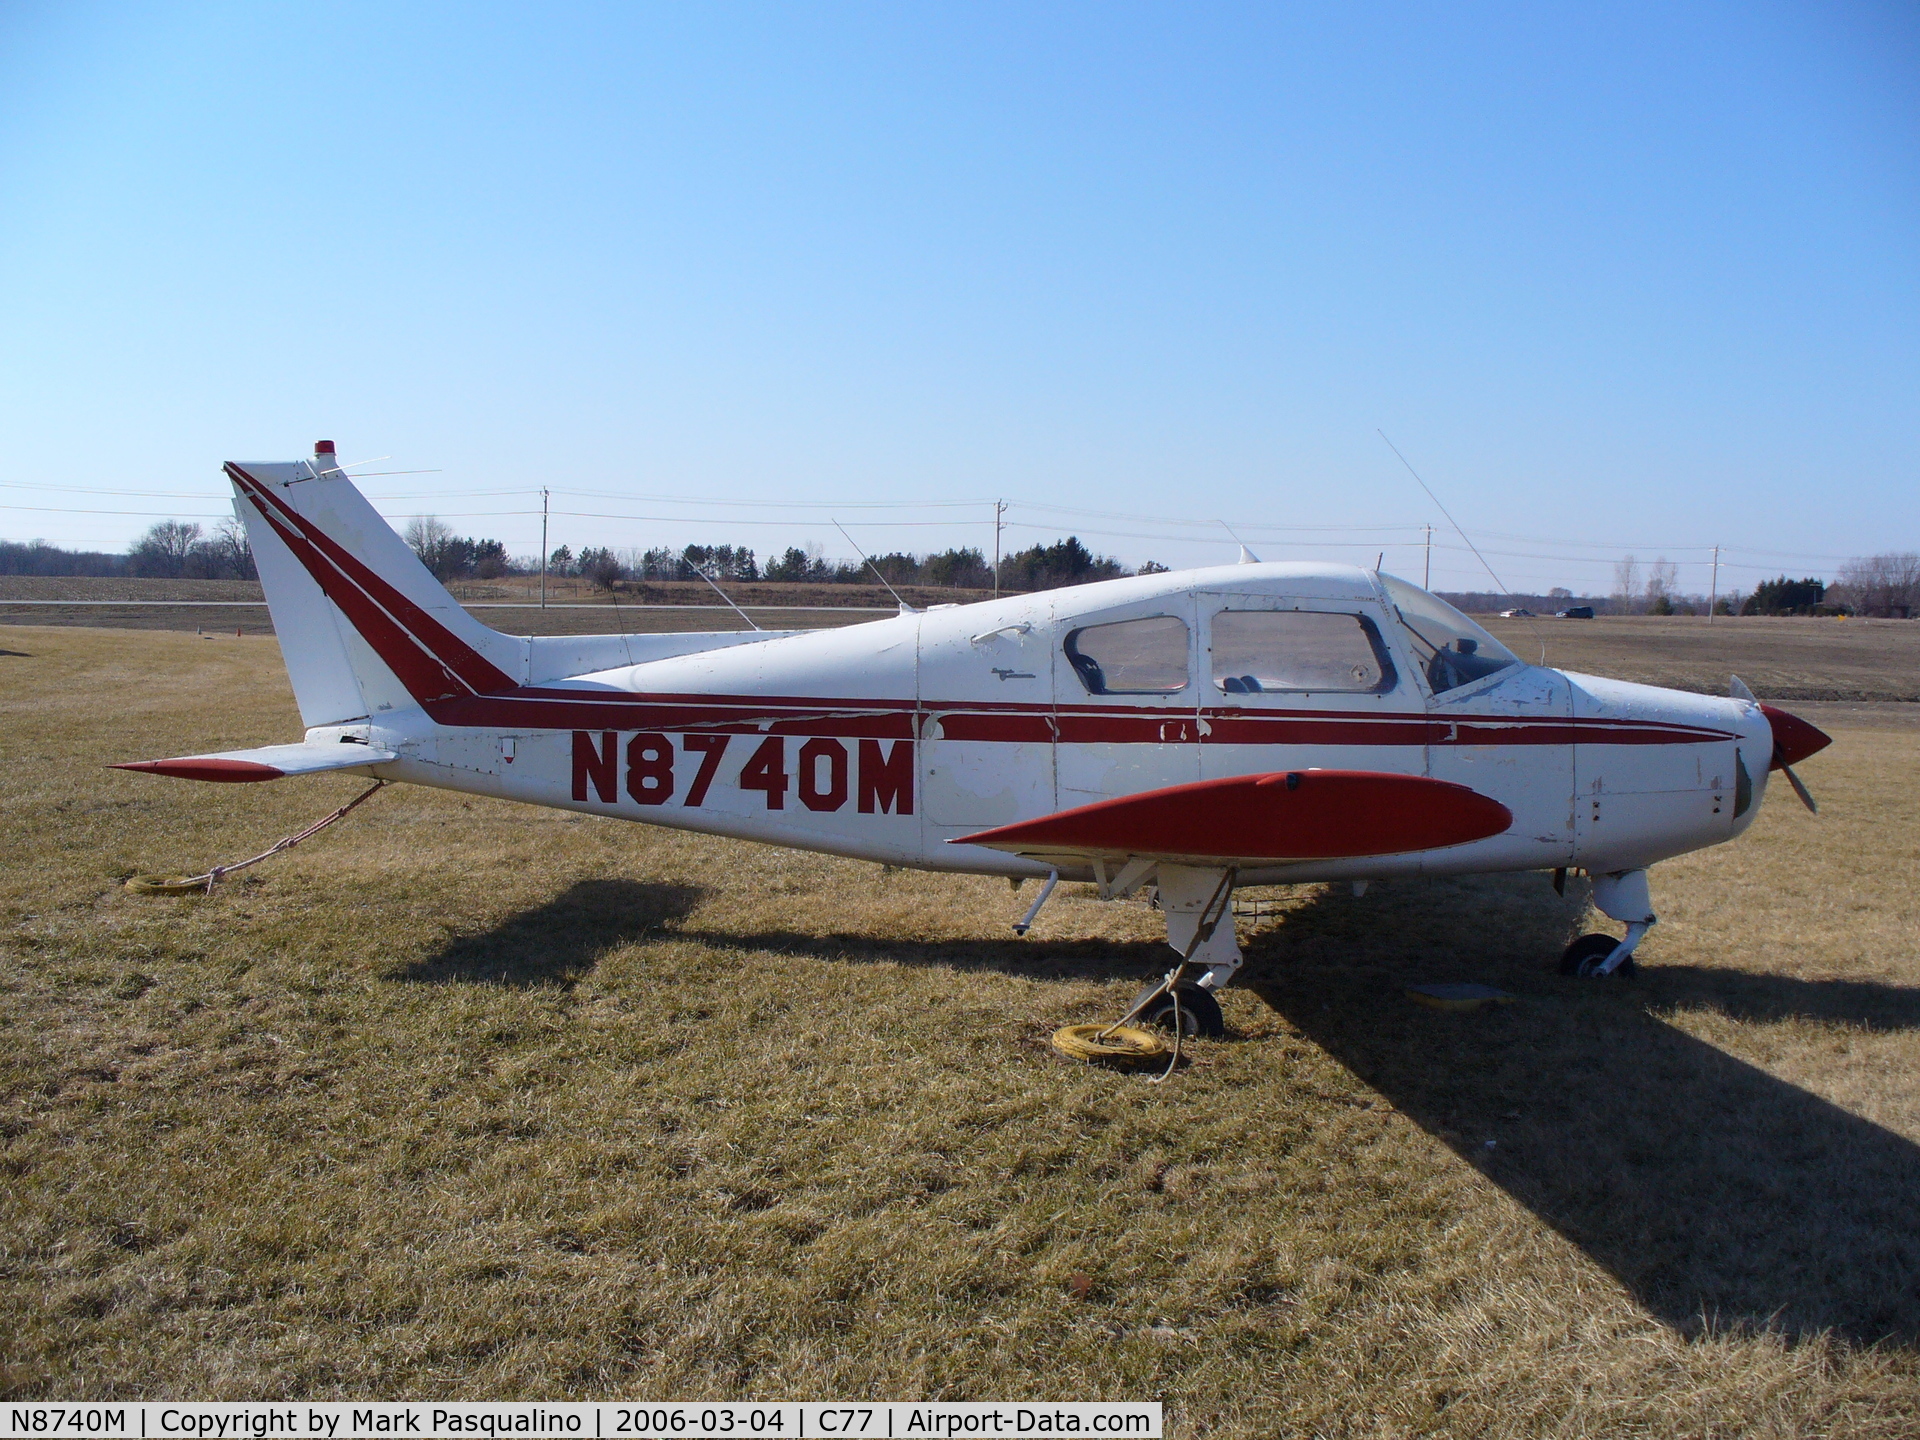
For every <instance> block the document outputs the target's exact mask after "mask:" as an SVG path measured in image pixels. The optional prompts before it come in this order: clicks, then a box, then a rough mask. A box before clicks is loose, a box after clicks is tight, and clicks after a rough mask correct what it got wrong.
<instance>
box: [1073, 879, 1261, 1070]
mask: <svg viewBox="0 0 1920 1440" xmlns="http://www.w3.org/2000/svg"><path fill="white" fill-rule="evenodd" d="M1237 874H1238V872H1237V871H1234V870H1229V871H1227V872H1226V873H1225V874H1224V875H1222V876H1221V877H1220V883H1219V884H1218V885H1216V886H1215V887H1214V890H1213V894H1212V895H1210V896H1209V897H1208V898H1207V903H1206V904H1205V905H1204V906H1203V907H1202V908H1201V911H1200V923H1199V924H1198V925H1196V926H1195V927H1194V931H1193V939H1192V940H1190V941H1189V942H1188V943H1187V948H1186V951H1185V952H1184V953H1183V954H1182V955H1181V956H1180V963H1179V964H1177V965H1175V966H1174V967H1173V969H1171V970H1169V971H1168V972H1167V974H1166V978H1165V979H1163V980H1162V981H1161V982H1160V983H1159V984H1158V985H1156V986H1154V988H1153V989H1151V990H1149V991H1148V992H1147V993H1146V994H1145V995H1142V996H1141V997H1140V999H1139V1001H1138V1002H1137V1003H1136V1004H1134V1005H1133V1006H1132V1008H1130V1009H1129V1010H1128V1011H1127V1013H1126V1014H1124V1015H1122V1016H1121V1017H1120V1018H1119V1019H1118V1020H1116V1021H1114V1022H1113V1024H1111V1025H1107V1026H1104V1027H1103V1026H1099V1025H1067V1026H1063V1027H1062V1028H1061V1029H1058V1030H1056V1031H1054V1032H1053V1048H1054V1049H1056V1050H1058V1051H1059V1052H1060V1053H1061V1054H1063V1055H1071V1056H1072V1057H1073V1058H1074V1059H1076V1060H1103V1061H1107V1062H1109V1063H1111V1062H1116V1061H1117V1062H1121V1063H1125V1064H1137V1063H1139V1062H1140V1061H1143V1060H1156V1059H1158V1058H1159V1057H1160V1056H1162V1055H1170V1056H1171V1058H1170V1059H1169V1060H1168V1061H1167V1068H1166V1070H1165V1071H1163V1072H1162V1073H1161V1074H1159V1075H1156V1076H1155V1077H1154V1078H1153V1079H1152V1080H1151V1081H1149V1082H1148V1083H1149V1084H1153V1085H1158V1084H1160V1083H1161V1082H1162V1081H1164V1080H1166V1079H1168V1078H1169V1077H1170V1076H1171V1075H1172V1074H1173V1072H1174V1071H1175V1070H1177V1069H1179V1068H1180V1046H1181V1041H1182V1040H1183V1039H1184V1038H1185V1036H1184V1034H1183V1029H1184V1026H1183V1021H1182V1019H1181V1015H1180V981H1181V980H1182V979H1184V978H1185V976H1186V972H1187V965H1188V963H1189V962H1190V961H1191V960H1192V959H1193V956H1194V952H1195V951H1197V950H1198V949H1199V948H1200V947H1201V946H1202V945H1204V944H1206V943H1207V941H1208V940H1209V939H1211V938H1212V936H1213V932H1214V930H1215V929H1217V928H1218V927H1219V924H1220V922H1221V921H1222V920H1224V919H1226V917H1227V912H1228V911H1229V910H1230V909H1231V908H1232V906H1233V882H1234V879H1235V877H1236V875H1237ZM1222 896H1224V897H1225V900H1224V902H1223V901H1222ZM1216 906H1218V907H1219V908H1218V909H1215V907H1216ZM1209 917H1211V918H1209ZM1162 995H1169V996H1171V997H1172V999H1173V1044H1172V1045H1168V1044H1167V1043H1166V1041H1164V1040H1162V1039H1161V1038H1160V1037H1159V1036H1158V1035H1156V1034H1155V1033H1154V1032H1153V1031H1151V1030H1148V1029H1145V1028H1144V1027H1142V1026H1139V1025H1134V1024H1131V1023H1130V1022H1131V1021H1133V1020H1134V1019H1136V1018H1138V1017H1139V1016H1140V1015H1141V1014H1142V1013H1144V1012H1145V1010H1146V1009H1147V1007H1148V1006H1149V1005H1151V1004H1153V1002H1154V1001H1156V1000H1158V999H1159V998H1160V997H1161V996H1162Z"/></svg>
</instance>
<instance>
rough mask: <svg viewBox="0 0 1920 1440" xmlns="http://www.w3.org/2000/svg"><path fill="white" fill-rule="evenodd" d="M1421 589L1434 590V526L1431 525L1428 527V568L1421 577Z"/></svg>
mask: <svg viewBox="0 0 1920 1440" xmlns="http://www.w3.org/2000/svg"><path fill="white" fill-rule="evenodd" d="M1420 588H1421V589H1422V590H1431V589H1432V588H1433V526H1432V524H1431V523H1429V524H1428V526H1427V568H1426V571H1425V573H1424V574H1423V575H1422V576H1421V580H1420Z"/></svg>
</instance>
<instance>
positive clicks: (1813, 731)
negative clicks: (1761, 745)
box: [1760, 705, 1833, 770]
mask: <svg viewBox="0 0 1920 1440" xmlns="http://www.w3.org/2000/svg"><path fill="white" fill-rule="evenodd" d="M1760 713H1761V714H1762V715H1764V716H1766V717H1767V724H1768V725H1769V726H1771V727H1772V728H1773V762H1772V764H1770V765H1769V766H1768V767H1767V768H1768V769H1770V770H1784V769H1786V768H1787V767H1788V766H1789V765H1798V764H1799V763H1800V762H1801V761H1802V760H1804V759H1806V758H1807V757H1808V756H1809V755H1817V754H1819V753H1820V752H1821V751H1822V750H1824V749H1826V748H1827V746H1829V745H1831V744H1832V743H1833V737H1832V736H1831V735H1829V734H1827V733H1826V731H1824V730H1822V729H1820V728H1819V726H1817V725H1809V724H1808V723H1807V722H1806V721H1804V720H1802V719H1801V718H1800V717H1799V716H1798V715H1790V714H1788V713H1787V712H1786V711H1785V710H1782V709H1780V708H1778V707H1777V706H1773V705H1762V706H1761V707H1760Z"/></svg>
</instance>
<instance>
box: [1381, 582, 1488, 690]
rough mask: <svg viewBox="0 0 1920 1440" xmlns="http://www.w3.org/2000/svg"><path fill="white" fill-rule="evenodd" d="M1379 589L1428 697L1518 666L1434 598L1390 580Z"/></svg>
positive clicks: (1484, 635)
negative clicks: (1411, 652)
mask: <svg viewBox="0 0 1920 1440" xmlns="http://www.w3.org/2000/svg"><path fill="white" fill-rule="evenodd" d="M1380 583H1381V584H1382V585H1384V586H1386V587H1387V598H1388V599H1389V600H1391V601H1392V602H1393V608H1394V613H1395V615H1396V616H1397V617H1398V618H1399V621H1400V628H1401V629H1402V630H1404V631H1405V632H1406V635H1407V639H1408V641H1409V642H1410V643H1411V644H1412V645H1413V649H1414V653H1415V654H1416V655H1418V656H1419V657H1420V664H1421V667H1422V669H1423V670H1424V671H1425V673H1426V677H1427V685H1428V688H1430V689H1431V690H1432V691H1433V693H1434V694H1436V695H1439V694H1441V693H1443V692H1444V691H1447V690H1453V689H1456V688H1457V687H1459V686H1461V685H1465V684H1468V683H1470V682H1472V681H1474V680H1479V679H1481V678H1483V677H1485V676H1488V675H1492V674H1495V673H1496V672H1498V671H1501V670H1504V669H1506V668H1507V667H1508V666H1509V665H1518V664H1519V663H1520V657H1519V656H1517V655H1515V654H1514V653H1513V652H1512V651H1511V650H1509V649H1507V647H1506V646H1504V645H1502V644H1501V643H1500V642H1499V641H1498V640H1496V639H1494V638H1493V636H1491V635H1489V634H1488V633H1487V632H1486V631H1484V630H1482V629H1481V628H1480V627H1479V626H1478V625H1476V624H1474V623H1473V621H1471V620H1469V619H1468V618H1467V617H1466V616H1464V615H1462V614H1461V613H1460V612H1459V611H1458V610H1456V609H1454V608H1453V606H1451V605H1449V604H1447V602H1446V601H1444V600H1442V599H1441V598H1440V597H1439V596H1437V595H1429V594H1428V593H1427V592H1426V591H1425V590H1422V589H1421V588H1420V587H1419V586H1418V585H1409V584H1408V583H1407V582H1406V581H1405V580H1402V579H1400V578H1399V577H1398V576H1395V575H1382V576H1381V577H1380Z"/></svg>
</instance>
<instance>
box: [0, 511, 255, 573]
mask: <svg viewBox="0 0 1920 1440" xmlns="http://www.w3.org/2000/svg"><path fill="white" fill-rule="evenodd" d="M0 575H63V576H73V575H87V576H101V577H120V576H138V577H141V578H143V579H154V580H257V579H258V578H259V572H258V571H257V570H255V569H254V564H253V547H252V546H251V545H249V544H248V543H247V531H246V527H245V526H243V525H242V524H241V523H240V522H239V521H238V520H222V521H221V522H220V523H219V524H218V525H216V526H214V527H213V529H212V531H211V532H209V531H206V530H203V529H202V528H201V527H200V525H199V524H198V523H197V522H196V521H191V520H162V521H159V522H158V523H157V524H154V525H151V526H149V527H148V529H147V533H146V534H144V535H142V536H141V537H140V538H139V539H138V540H136V541H134V542H133V544H131V545H129V546H128V547H127V549H126V551H125V553H124V554H119V555H113V554H109V553H107V552H105V551H102V550H65V549H62V548H61V547H59V546H58V545H49V544H48V543H47V542H46V541H44V540H24V541H22V540H0Z"/></svg>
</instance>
